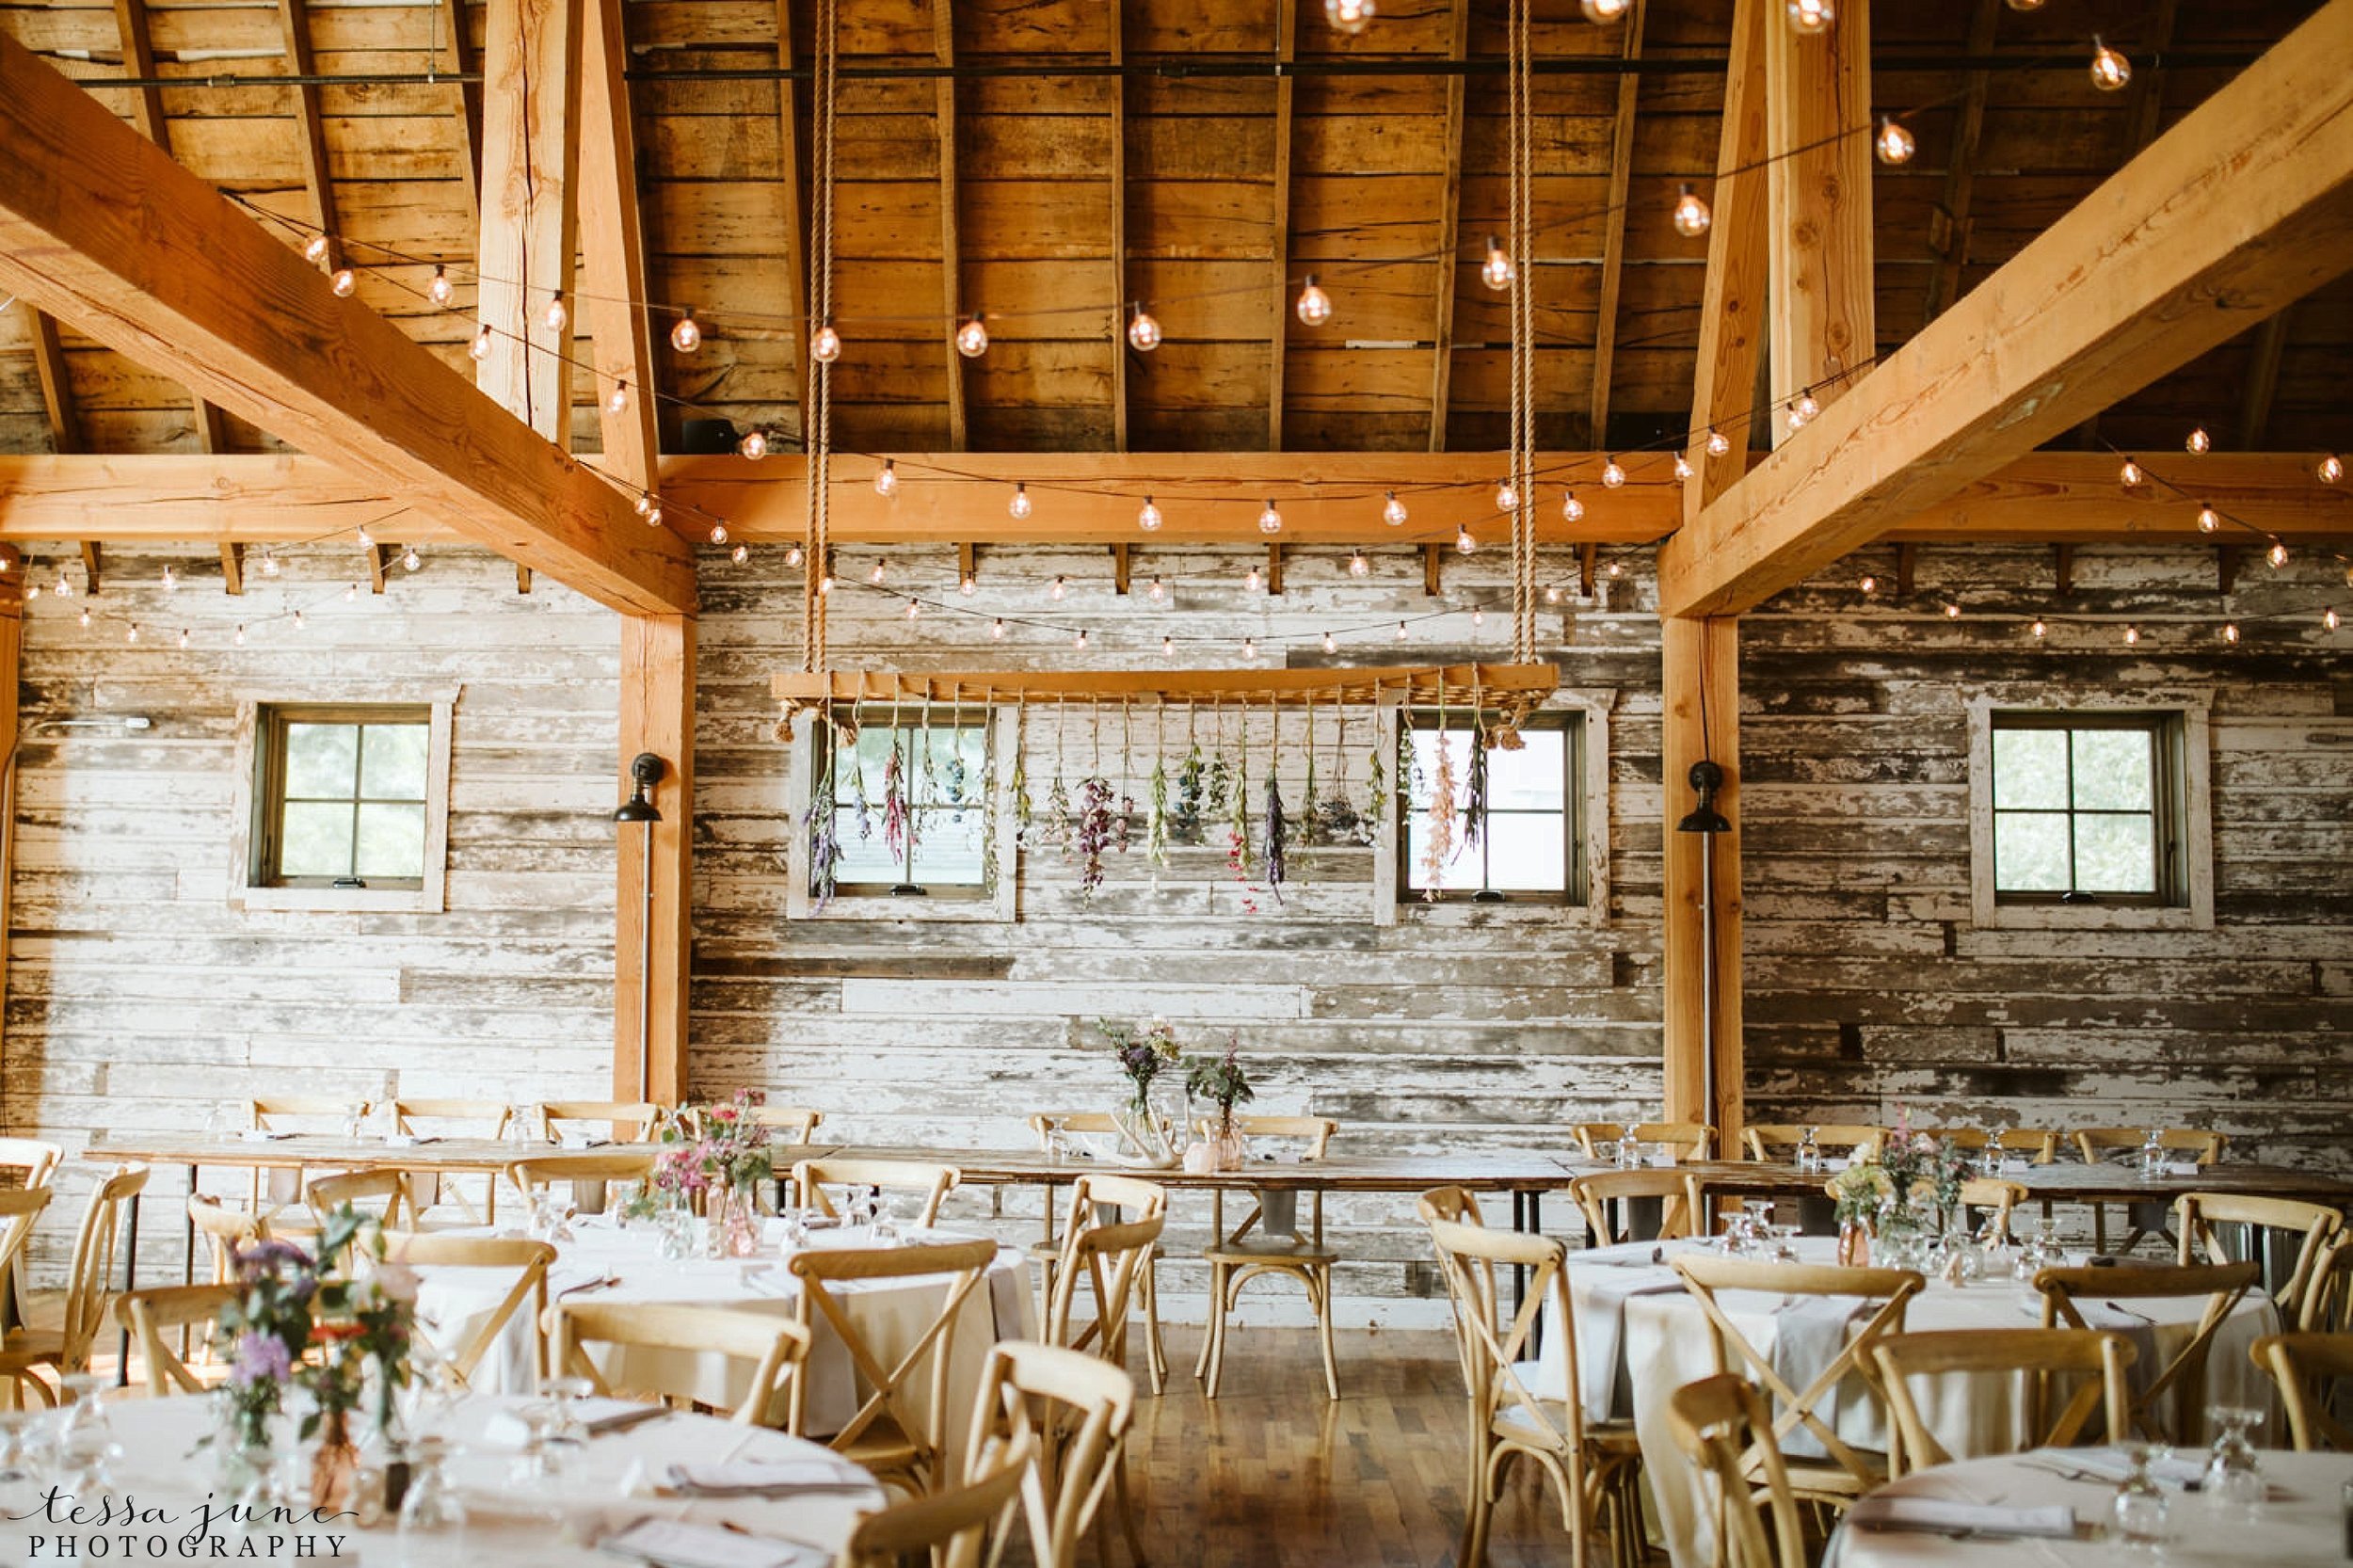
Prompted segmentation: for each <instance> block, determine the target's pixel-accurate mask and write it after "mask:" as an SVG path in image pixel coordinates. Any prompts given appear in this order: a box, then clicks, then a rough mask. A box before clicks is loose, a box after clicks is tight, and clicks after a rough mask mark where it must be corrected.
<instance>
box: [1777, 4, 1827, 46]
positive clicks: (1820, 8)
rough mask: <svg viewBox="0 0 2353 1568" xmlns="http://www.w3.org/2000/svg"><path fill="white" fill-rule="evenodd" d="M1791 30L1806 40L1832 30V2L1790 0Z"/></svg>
mask: <svg viewBox="0 0 2353 1568" xmlns="http://www.w3.org/2000/svg"><path fill="white" fill-rule="evenodd" d="M1788 14H1789V30H1790V31H1791V32H1793V33H1797V34H1800V35H1801V36H1803V37H1806V38H1812V37H1813V36H1814V35H1815V34H1817V33H1823V32H1827V31H1829V30H1830V24H1831V22H1832V21H1833V17H1832V14H1831V4H1830V0H1789V7H1788Z"/></svg>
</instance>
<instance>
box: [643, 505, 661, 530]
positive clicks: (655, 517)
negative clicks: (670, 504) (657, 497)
mask: <svg viewBox="0 0 2353 1568" xmlns="http://www.w3.org/2000/svg"><path fill="white" fill-rule="evenodd" d="M646 526H647V527H648V528H659V527H661V526H662V503H660V502H659V501H657V502H655V503H654V504H652V505H651V506H649V507H648V508H647V509H646Z"/></svg>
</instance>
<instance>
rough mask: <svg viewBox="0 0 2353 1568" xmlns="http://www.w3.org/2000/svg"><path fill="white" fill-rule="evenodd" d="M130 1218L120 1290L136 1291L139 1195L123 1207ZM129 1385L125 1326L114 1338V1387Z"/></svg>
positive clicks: (129, 1376)
mask: <svg viewBox="0 0 2353 1568" xmlns="http://www.w3.org/2000/svg"><path fill="white" fill-rule="evenodd" d="M125 1211H126V1212H127V1213H128V1215H129V1216H130V1226H131V1233H130V1234H129V1235H128V1236H125V1237H124V1238H123V1239H122V1288H123V1289H124V1290H126V1291H127V1290H136V1289H137V1288H138V1283H139V1195H138V1194H137V1193H136V1192H134V1193H132V1194H131V1201H130V1203H129V1204H127V1205H126V1206H125ZM130 1383H131V1330H130V1328H129V1326H128V1325H125V1326H124V1327H123V1329H122V1330H121V1332H120V1333H119V1334H118V1335H116V1336H115V1386H116V1387H117V1388H125V1387H128V1386H129V1385H130Z"/></svg>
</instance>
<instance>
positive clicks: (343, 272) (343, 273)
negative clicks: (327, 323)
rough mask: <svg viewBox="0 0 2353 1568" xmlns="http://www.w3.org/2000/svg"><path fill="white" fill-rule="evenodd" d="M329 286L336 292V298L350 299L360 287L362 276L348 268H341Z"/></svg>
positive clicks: (337, 270)
mask: <svg viewBox="0 0 2353 1568" xmlns="http://www.w3.org/2000/svg"><path fill="white" fill-rule="evenodd" d="M327 286H328V288H330V289H333V290H334V291H335V297H336V298H338V299H349V298H350V297H351V296H352V295H353V294H354V293H355V292H356V291H357V290H358V289H359V287H360V275H359V274H358V273H356V272H354V271H352V270H351V268H349V267H347V266H339V267H337V268H336V269H335V276H334V277H333V278H331V279H329V280H328V284H327Z"/></svg>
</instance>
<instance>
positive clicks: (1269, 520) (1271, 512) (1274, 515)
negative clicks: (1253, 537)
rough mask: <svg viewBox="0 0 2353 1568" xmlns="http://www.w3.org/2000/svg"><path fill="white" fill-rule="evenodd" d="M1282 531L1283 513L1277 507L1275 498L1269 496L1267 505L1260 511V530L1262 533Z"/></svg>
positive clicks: (1278, 532)
mask: <svg viewBox="0 0 2353 1568" xmlns="http://www.w3.org/2000/svg"><path fill="white" fill-rule="evenodd" d="M1282 531H1283V514H1282V513H1281V512H1280V511H1279V510H1277V509H1276V507H1275V504H1274V499H1273V497H1272V496H1270V497H1268V498H1267V504H1266V505H1265V507H1264V508H1263V509H1262V510H1261V511H1260V512H1259V513H1258V532H1259V533H1261V534H1280V533H1281V532H1282Z"/></svg>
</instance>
